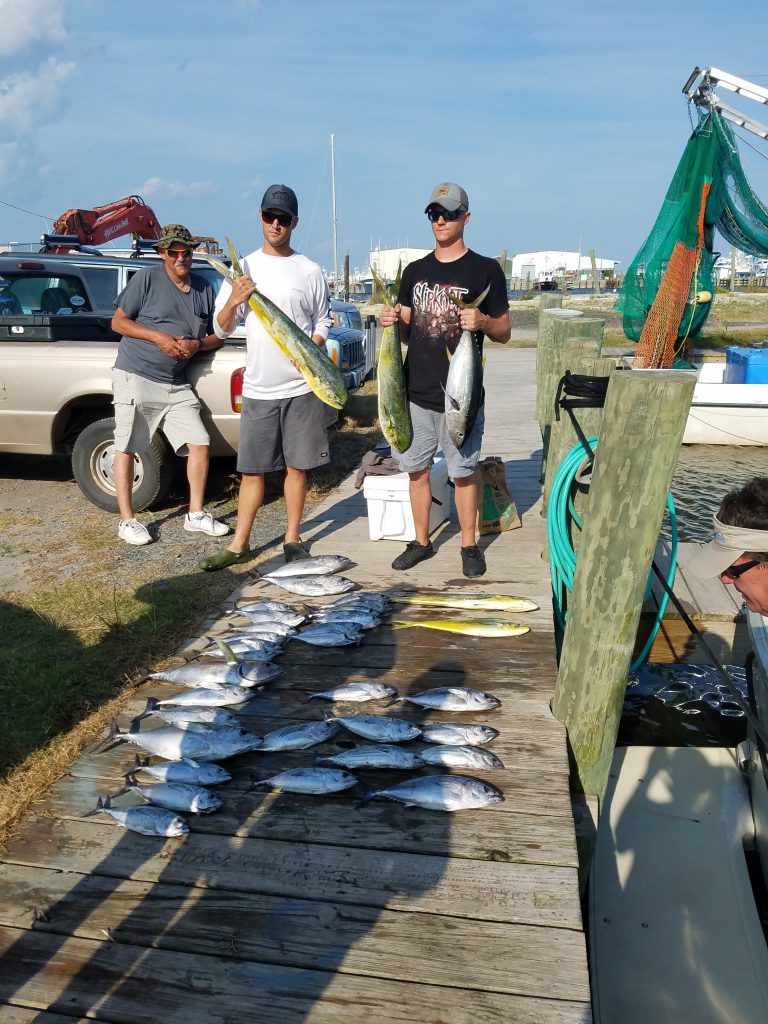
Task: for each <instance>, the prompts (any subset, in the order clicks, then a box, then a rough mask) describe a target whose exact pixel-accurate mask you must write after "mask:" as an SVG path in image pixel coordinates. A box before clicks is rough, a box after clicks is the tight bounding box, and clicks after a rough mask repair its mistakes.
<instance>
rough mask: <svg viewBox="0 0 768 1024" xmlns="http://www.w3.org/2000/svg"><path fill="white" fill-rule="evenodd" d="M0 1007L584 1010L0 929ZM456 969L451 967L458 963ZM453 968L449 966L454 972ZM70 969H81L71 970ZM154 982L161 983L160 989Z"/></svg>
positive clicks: (293, 1018) (235, 1012)
mask: <svg viewBox="0 0 768 1024" xmlns="http://www.w3.org/2000/svg"><path fill="white" fill-rule="evenodd" d="M0 956H1V957H2V959H3V967H4V970H3V974H2V976H0V999H7V998H8V996H9V994H10V995H11V996H13V995H14V994H15V993H16V992H18V991H23V992H24V998H25V999H26V1001H27V1004H28V1005H30V1004H31V1005H36V1006H39V1007H40V1008H41V1009H45V1008H47V1007H51V1008H52V1009H54V1010H55V1011H58V1010H59V1008H60V1007H64V1008H66V1009H68V1010H69V1012H70V1013H72V1012H75V1013H81V1014H83V1015H84V1016H87V1017H89V1019H90V1015H91V1011H92V1009H93V1008H94V1006H95V1007H96V1008H97V1012H102V1013H103V1014H104V1016H105V1017H106V1018H107V1019H108V1020H110V1021H117V1022H121V1024H122V1022H124V1024H156V1022H157V1021H158V1020H161V1021H163V1022H165V1024H197V1022H200V1024H203V1022H205V1024H233V1022H234V1021H237V1020H242V1019H243V1015H244V1014H247V1015H248V1017H249V1018H250V1019H252V1020H255V1021H259V1024H305V1022H306V1024H360V1022H361V1021H363V1020H365V1021H372V1022H374V1024H385V1022H388V1021H393V1022H401V1024H412V1022H413V1021H414V1020H420V1021H421V1020H424V1021H425V1020H430V1019H431V1020H435V1019H438V1018H437V1017H436V1016H435V1014H436V1012H437V1013H438V1014H439V1020H440V1021H441V1022H444V1024H469V1022H470V1021H471V1022H472V1024H508V1022H509V1021H515V1022H516V1024H583V1022H584V1020H585V1016H584V1012H585V1010H584V1006H585V1004H584V1003H583V1002H576V1001H570V1000H569V1001H565V1000H563V1001H558V1000H552V999H534V998H526V997H520V996H514V995H506V994H503V993H498V992H481V991H478V990H476V989H471V990H466V989H457V988H450V989H445V988H441V987H439V986H436V985H432V984H414V983H405V982H399V981H394V980H387V981H380V980H378V979H375V978H367V977H355V976H354V975H349V974H340V973H336V974H334V973H331V972H329V971H328V970H320V971H311V970H300V969H298V968H287V967H281V966H278V965H275V964H261V963H257V962H243V961H241V960H232V959H230V958H229V957H228V956H227V955H226V954H224V953H222V954H220V955H218V956H215V957H214V956H200V955H196V954H191V953H190V954H181V953H176V952H169V951H166V950H151V951H147V950H145V949H143V948H141V949H137V948H136V947H131V946H122V945H120V944H119V943H116V942H94V941H92V940H88V939H80V938H68V939H67V940H66V943H65V944H64V945H63V946H62V943H61V940H60V938H59V937H58V936H55V935H51V934H43V933H42V932H29V931H20V930H17V929H10V928H4V927H0ZM459 964H460V961H459ZM459 964H457V967H458V966H459ZM78 965H82V967H81V969H78ZM160 979H162V982H161V981H160Z"/></svg>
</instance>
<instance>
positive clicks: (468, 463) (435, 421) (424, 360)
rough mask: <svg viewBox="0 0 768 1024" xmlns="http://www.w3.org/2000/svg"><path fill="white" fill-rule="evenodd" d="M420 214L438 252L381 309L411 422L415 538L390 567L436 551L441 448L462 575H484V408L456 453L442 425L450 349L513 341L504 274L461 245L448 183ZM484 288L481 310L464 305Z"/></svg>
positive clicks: (455, 190)
mask: <svg viewBox="0 0 768 1024" xmlns="http://www.w3.org/2000/svg"><path fill="white" fill-rule="evenodd" d="M425 213H426V214H427V216H428V217H429V220H430V223H431V225H432V233H433V234H434V236H435V249H434V252H431V253H430V254H429V255H428V256H425V257H424V258H423V259H420V260H417V261H416V262H415V263H411V264H409V265H408V266H407V267H406V268H405V270H404V272H403V276H402V280H401V283H400V291H399V293H398V296H397V305H396V306H394V307H393V306H384V307H383V309H382V311H381V315H380V323H381V325H382V326H383V327H387V326H389V325H391V324H394V323H398V324H399V326H400V339H401V341H402V342H403V343H404V344H407V345H408V354H407V356H406V359H405V374H406V381H407V385H408V400H409V406H410V412H411V419H412V421H413V441H412V442H411V446H410V448H409V449H408V450H407V451H405V452H398V455H399V457H400V464H401V466H402V468H403V469H404V470H405V471H406V472H407V473H408V475H409V476H410V498H411V508H412V510H413V521H414V525H415V528H416V539H415V540H413V541H411V542H410V543H409V544H408V546H407V547H406V549H405V551H404V552H403V553H402V554H400V555H398V557H397V558H396V559H395V560H394V562H393V563H392V568H393V569H411V568H413V566H415V565H417V564H418V563H419V562H421V561H423V560H424V559H425V558H431V557H432V555H433V554H434V553H435V552H434V549H433V547H432V542H431V541H430V539H429V510H430V507H431V504H432V490H431V487H430V483H429V473H430V469H431V467H432V458H433V456H434V454H435V452H436V451H437V449H438V448H441V449H442V451H443V454H444V455H445V458H446V462H447V464H448V475H449V476H450V477H451V479H452V480H453V481H454V484H455V485H456V488H455V496H456V512H457V514H458V517H459V524H460V526H461V545H462V546H461V561H462V568H463V572H464V575H465V576H469V577H473V576H482V575H483V573H484V572H485V558H484V557H483V554H482V552H481V551H480V549H479V548H478V546H477V544H476V540H475V529H476V521H477V494H478V488H477V482H476V479H475V468H476V466H477V462H478V459H479V456H480V446H481V443H482V438H483V425H484V408H483V406H481V407H480V410H479V412H478V414H477V417H476V419H475V423H474V426H473V427H472V430H471V431H470V433H469V435H468V436H467V438H466V440H465V442H464V443H463V444H462V446H461V449H457V448H456V447H455V445H454V444H453V442H452V441H451V439H450V437H449V436H448V430H447V427H446V423H445V411H444V410H445V393H444V390H443V389H444V387H445V384H446V380H447V378H448V366H449V363H450V357H449V354H448V353H449V352H450V353H452V352H454V351H455V349H456V346H457V345H458V343H459V339H460V338H461V334H462V332H463V331H473V332H474V334H475V340H476V342H477V344H478V345H479V346H480V348H481V349H482V344H483V339H484V337H485V336H487V337H489V338H490V339H491V341H498V342H502V343H504V342H507V341H509V337H510V329H509V303H508V302H507V284H506V280H505V278H504V273H503V271H502V269H501V267H500V266H499V264H498V263H497V262H496V260H493V259H490V258H488V257H486V256H479V255H478V254H477V253H475V252H472V250H471V249H468V248H467V246H466V245H465V244H464V228H465V226H466V225H467V223H468V222H469V218H470V213H469V199H468V197H467V193H466V192H465V191H464V189H463V188H461V186H459V185H456V184H454V183H453V182H445V183H444V184H442V185H438V186H437V188H436V189H435V190H434V191H433V192H432V195H431V196H430V198H429V202H428V203H427V207H426V210H425ZM486 288H488V289H489V290H488V294H487V295H486V296H485V298H484V299H483V301H482V302H481V303H480V305H479V307H477V308H472V309H467V308H461V307H459V306H457V305H456V303H454V302H452V301H451V299H450V298H449V295H452V296H453V297H454V298H456V299H459V300H460V301H461V302H462V303H465V304H466V303H470V302H473V301H474V300H475V299H476V298H477V297H478V296H479V295H481V294H482V292H483V291H484V290H485V289H486Z"/></svg>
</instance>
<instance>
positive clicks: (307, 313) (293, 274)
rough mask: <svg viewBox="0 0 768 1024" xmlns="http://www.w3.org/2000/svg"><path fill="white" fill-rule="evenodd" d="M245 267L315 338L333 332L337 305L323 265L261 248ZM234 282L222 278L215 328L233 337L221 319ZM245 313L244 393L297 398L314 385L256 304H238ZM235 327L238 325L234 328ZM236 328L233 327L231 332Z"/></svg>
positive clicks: (260, 287) (223, 335)
mask: <svg viewBox="0 0 768 1024" xmlns="http://www.w3.org/2000/svg"><path fill="white" fill-rule="evenodd" d="M242 265H243V272H244V273H246V274H249V275H250V276H251V277H252V278H253V282H254V284H255V285H256V287H257V289H258V290H259V291H260V292H261V293H262V294H263V295H266V297H267V298H268V299H271V300H272V302H274V303H275V305H276V306H279V307H280V309H281V310H282V311H283V312H284V313H285V314H286V315H287V316H289V317H290V318H291V320H293V322H294V323H295V324H296V325H297V326H298V327H300V328H301V329H302V331H304V333H305V334H307V335H308V336H309V337H310V338H311V337H312V335H313V334H317V335H320V336H321V337H323V338H327V337H328V332H329V331H330V328H331V307H330V297H329V294H328V285H327V284H326V281H325V277H324V276H323V271H322V269H321V268H320V267H319V266H318V264H317V263H313V262H312V260H308V259H307V257H306V256H302V255H301V253H298V252H295V253H293V254H292V255H291V256H270V255H268V254H267V253H265V252H264V251H263V250H261V249H257V250H256V251H255V252H252V253H251V254H250V255H249V256H247V257H246V258H245V259H244V260H243V261H242ZM231 290H232V286H231V285H230V283H229V281H224V282H223V283H222V286H221V289H220V291H219V294H218V295H217V297H216V309H215V313H214V317H213V324H214V330H215V332H216V334H217V335H218V336H219V337H220V338H226V337H228V335H227V333H225V332H224V331H222V329H221V327H220V326H219V323H218V319H217V317H218V313H219V311H220V310H221V308H222V306H223V305H224V303H225V302H226V301H227V299H228V297H229V293H230V291H231ZM243 316H244V317H245V334H246V343H247V352H246V359H245V377H244V379H243V394H244V395H245V396H246V398H268V399H274V398H293V397H294V396H295V395H304V394H307V393H308V392H309V391H310V390H311V389H310V387H309V384H307V382H306V380H305V379H304V377H303V376H302V375H301V373H299V371H298V370H297V369H296V367H295V366H294V365H293V363H292V362H291V361H290V359H288V357H287V356H285V355H283V353H282V351H281V350H280V349H279V348H278V346H277V345H276V344H275V342H274V341H273V340H272V338H270V336H269V335H268V334H267V332H266V329H265V328H264V327H263V326H262V324H261V321H260V320H259V319H258V318H257V317H256V314H255V313H254V312H253V310H252V309H251V307H250V306H249V305H248V304H247V303H243V304H242V305H240V306H239V307H238V310H237V316H236V320H240V319H241V318H242V317H243ZM233 329H234V328H233ZM230 333H231V332H230Z"/></svg>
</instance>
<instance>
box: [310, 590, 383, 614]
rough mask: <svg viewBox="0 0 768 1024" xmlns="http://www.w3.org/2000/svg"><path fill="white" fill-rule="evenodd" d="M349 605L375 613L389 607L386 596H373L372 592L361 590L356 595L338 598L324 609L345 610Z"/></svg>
mask: <svg viewBox="0 0 768 1024" xmlns="http://www.w3.org/2000/svg"><path fill="white" fill-rule="evenodd" d="M350 605H352V606H354V607H356V608H369V609H371V610H373V611H377V612H385V611H386V610H387V608H389V605H390V599H389V598H388V597H387V595H386V594H375V593H374V592H373V591H372V590H361V591H358V592H357V593H356V594H347V596H346V597H339V598H337V600H335V601H332V602H331V603H330V604H328V605H326V606H325V607H326V608H347V607H349V606H350Z"/></svg>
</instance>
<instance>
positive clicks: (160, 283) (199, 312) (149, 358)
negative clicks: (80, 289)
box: [115, 263, 214, 384]
mask: <svg viewBox="0 0 768 1024" xmlns="http://www.w3.org/2000/svg"><path fill="white" fill-rule="evenodd" d="M189 284H190V289H189V291H188V292H183V291H181V289H179V288H177V287H176V285H175V284H174V283H173V281H171V279H170V278H169V276H168V272H167V271H166V269H165V264H164V263H159V264H158V265H157V266H156V267H144V268H143V269H142V270H139V271H137V273H136V274H134V276H133V277H132V278H131V280H130V281H129V282H128V284H127V285H126V287H125V288H124V289H123V291H122V292H121V293H120V294H119V295H118V297H117V299H116V300H115V307H116V308H118V309H122V311H123V312H124V313H125V315H126V316H128V317H130V318H131V320H135V321H136V323H138V324H141V326H142V327H148V328H149V329H150V330H153V331H166V332H167V333H168V334H173V335H177V336H180V337H182V338H198V339H200V338H205V337H206V336H207V335H208V334H212V333H213V305H214V294H213V288H211V286H210V284H209V283H208V282H207V281H206V280H205V279H204V278H202V277H198V276H197V275H196V274H190V275H189ZM188 362H189V359H188V358H187V359H175V358H173V357H172V356H169V355H167V354H166V353H165V352H163V350H162V349H160V348H158V347H157V345H154V344H153V343H152V342H151V341H144V340H143V339H142V338H129V337H127V336H123V337H122V338H121V339H120V344H119V346H118V350H117V359H116V360H115V369H118V370H126V371H127V372H128V373H135V374H138V376H139V377H146V378H147V379H148V380H156V381H159V382H160V383H162V384H185V383H186V377H185V375H184V367H185V366H186V365H187V363H188Z"/></svg>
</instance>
